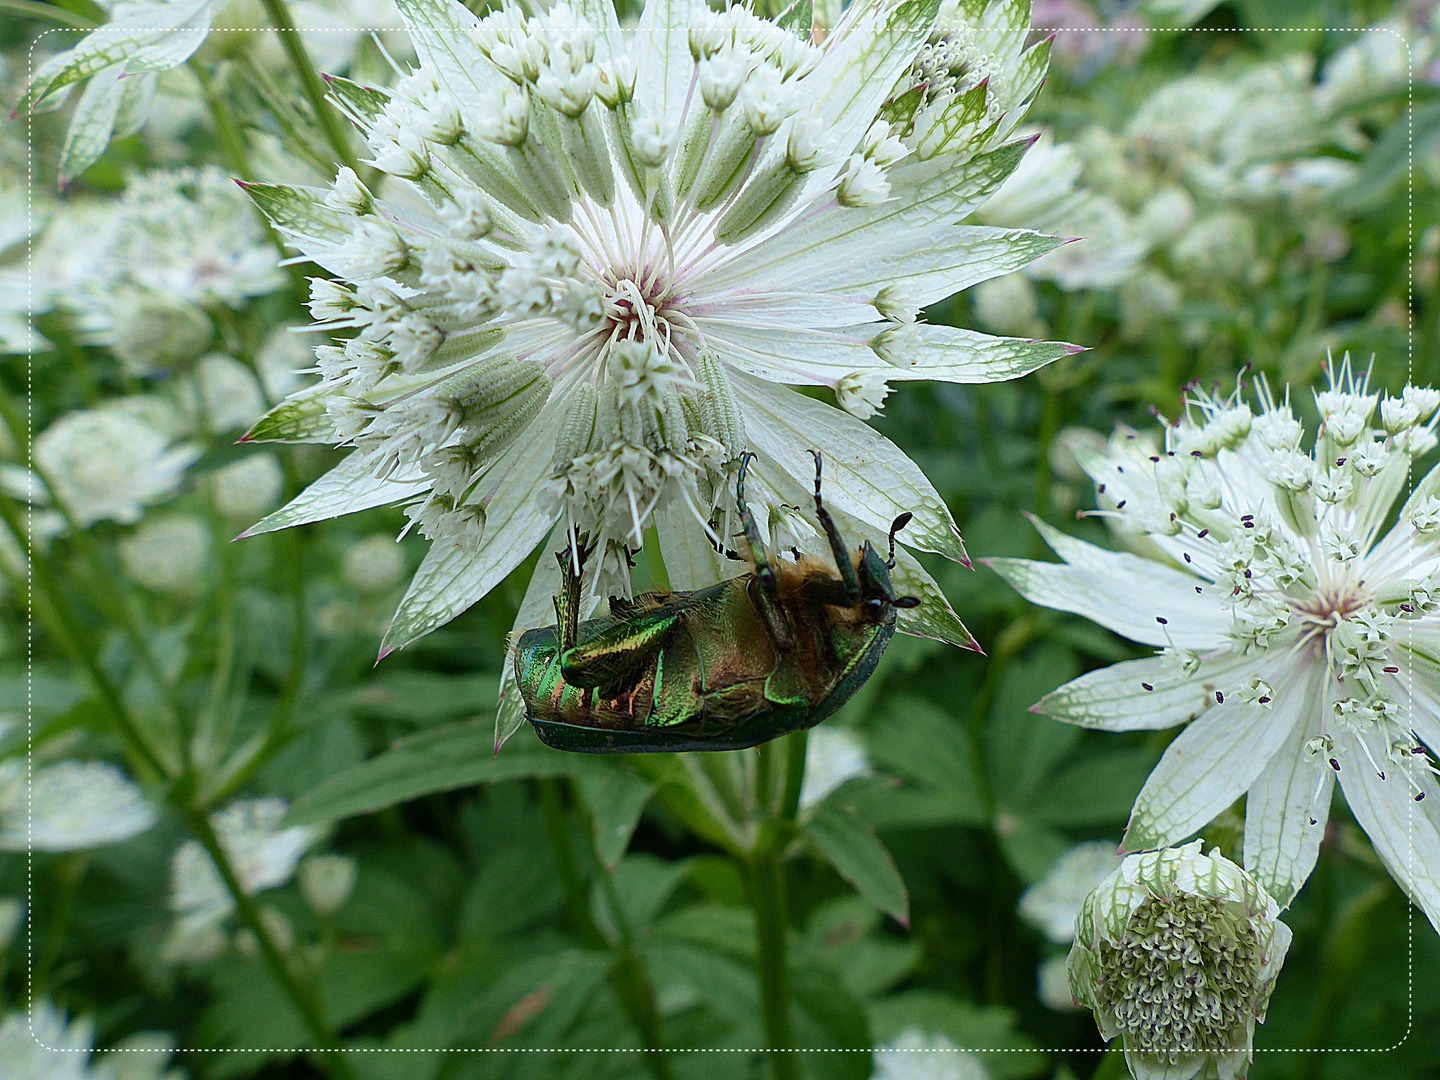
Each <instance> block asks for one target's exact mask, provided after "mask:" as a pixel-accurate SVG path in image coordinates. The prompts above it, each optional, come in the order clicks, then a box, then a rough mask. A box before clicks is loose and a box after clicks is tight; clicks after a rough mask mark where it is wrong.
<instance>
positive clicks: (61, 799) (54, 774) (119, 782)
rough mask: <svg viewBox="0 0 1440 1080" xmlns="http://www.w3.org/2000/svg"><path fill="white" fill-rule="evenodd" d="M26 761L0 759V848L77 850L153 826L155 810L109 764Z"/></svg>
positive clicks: (128, 835)
mask: <svg viewBox="0 0 1440 1080" xmlns="http://www.w3.org/2000/svg"><path fill="white" fill-rule="evenodd" d="M27 764H28V763H27V762H25V761H23V760H20V759H17V758H11V759H8V760H6V761H3V762H0V848H3V849H5V850H8V851H28V850H32V849H33V850H35V851H81V850H84V849H85V848H92V847H100V846H101V845H103V844H118V843H119V842H120V841H122V840H129V839H130V838H131V837H132V836H138V835H139V834H140V833H142V832H144V831H145V830H146V829H148V828H150V827H151V826H152V825H154V824H155V808H154V807H153V806H151V805H150V803H149V802H148V801H147V800H146V798H145V796H144V794H142V793H141V791H140V789H139V788H138V787H136V786H135V785H134V784H133V783H132V782H131V781H130V779H129V777H127V776H126V775H125V774H124V772H122V771H121V770H120V769H119V768H118V767H117V766H115V765H111V764H109V763H108V762H104V761H56V762H54V763H52V764H48V765H37V766H35V767H34V770H33V771H29V770H28V769H27ZM27 772H29V775H28V777H27Z"/></svg>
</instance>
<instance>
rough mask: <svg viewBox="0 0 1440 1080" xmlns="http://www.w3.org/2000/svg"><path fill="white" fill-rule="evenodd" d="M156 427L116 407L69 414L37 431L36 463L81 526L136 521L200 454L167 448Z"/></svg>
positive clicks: (164, 495) (170, 490)
mask: <svg viewBox="0 0 1440 1080" xmlns="http://www.w3.org/2000/svg"><path fill="white" fill-rule="evenodd" d="M168 442H169V440H168V439H166V438H165V436H164V435H161V434H160V433H159V432H158V431H156V430H155V429H154V428H152V427H150V426H149V425H147V424H144V423H142V422H141V421H139V420H136V419H133V418H131V417H129V416H126V415H124V414H123V413H122V412H119V411H117V410H114V409H91V410H87V411H83V412H73V413H67V414H66V415H65V416H62V417H61V418H60V419H59V420H57V421H55V423H53V424H51V425H50V426H49V427H48V428H46V429H45V430H44V431H42V432H41V433H40V435H39V436H38V437H37V438H36V440H35V443H34V446H33V453H34V456H35V464H36V465H37V466H38V468H39V469H40V471H41V472H42V473H43V474H44V475H45V477H46V478H47V479H48V480H49V482H50V484H51V485H52V487H53V489H54V492H55V496H56V498H57V499H58V500H59V501H60V502H61V503H63V504H64V505H65V506H66V507H68V508H69V511H70V513H71V514H72V515H73V516H74V517H75V520H76V523H77V524H78V525H80V526H82V527H83V526H86V525H91V524H93V523H94V522H97V521H103V520H106V519H109V520H111V521H118V522H120V523H121V524H122V525H130V524H133V523H135V522H136V521H139V520H140V515H141V513H142V511H143V509H144V507H146V506H148V505H150V504H152V503H157V502H160V501H162V500H164V499H166V498H168V497H169V496H170V495H172V494H173V493H174V491H175V489H176V488H177V487H178V486H179V484H180V478H181V477H182V476H183V475H184V473H185V469H186V468H187V467H188V466H189V465H190V463H191V462H193V461H194V460H195V459H196V458H198V457H199V456H200V450H199V448H198V447H194V446H188V445H187V446H180V447H175V448H168V447H167V444H168Z"/></svg>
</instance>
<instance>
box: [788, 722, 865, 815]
mask: <svg viewBox="0 0 1440 1080" xmlns="http://www.w3.org/2000/svg"><path fill="white" fill-rule="evenodd" d="M869 775H870V755H869V754H867V753H866V752H865V740H864V739H862V738H861V737H860V735H859V734H858V733H857V732H855V731H852V730H850V729H849V728H843V727H836V726H834V725H831V724H826V725H823V726H821V727H818V728H815V729H813V730H812V731H811V732H810V736H809V738H808V739H807V740H806V743H805V778H804V780H803V781H802V782H801V784H800V805H801V807H802V808H809V807H812V806H815V805H817V804H818V803H820V802H821V801H822V800H823V799H824V798H825V796H827V795H829V794H830V793H831V792H832V791H834V790H835V789H836V788H838V787H839V786H840V785H841V784H843V783H845V781H846V780H850V779H853V778H854V777H857V776H869Z"/></svg>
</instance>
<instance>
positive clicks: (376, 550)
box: [343, 533, 405, 593]
mask: <svg viewBox="0 0 1440 1080" xmlns="http://www.w3.org/2000/svg"><path fill="white" fill-rule="evenodd" d="M343 571H344V574H345V583H346V584H347V585H349V586H350V587H351V588H352V589H355V590H356V591H357V592H362V593H379V592H384V591H385V590H386V589H389V588H391V587H393V586H394V585H395V584H396V583H397V582H398V581H399V580H400V578H401V577H402V576H403V575H404V573H405V552H404V549H403V548H401V547H400V545H399V544H397V543H396V542H395V538H394V537H393V536H388V535H384V534H381V533H376V534H374V535H373V536H367V537H365V539H363V540H361V541H359V542H358V543H355V544H353V545H351V547H350V548H348V549H347V550H346V552H345V563H344V566H343Z"/></svg>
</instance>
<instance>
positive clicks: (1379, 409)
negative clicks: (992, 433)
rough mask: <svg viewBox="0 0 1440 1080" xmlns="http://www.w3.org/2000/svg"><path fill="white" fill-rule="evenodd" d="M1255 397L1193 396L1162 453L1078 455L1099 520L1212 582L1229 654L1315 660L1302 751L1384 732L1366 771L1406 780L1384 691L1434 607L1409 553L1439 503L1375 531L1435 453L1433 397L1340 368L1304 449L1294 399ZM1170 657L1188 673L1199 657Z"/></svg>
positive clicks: (1129, 437)
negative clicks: (1382, 755)
mask: <svg viewBox="0 0 1440 1080" xmlns="http://www.w3.org/2000/svg"><path fill="white" fill-rule="evenodd" d="M1258 398H1259V404H1260V406H1261V407H1260V409H1259V411H1258V412H1252V410H1251V408H1250V406H1249V405H1248V404H1247V403H1246V402H1245V401H1244V400H1242V399H1241V396H1240V391H1239V390H1238V389H1237V391H1236V392H1235V393H1234V394H1232V395H1231V396H1229V397H1226V398H1220V397H1217V396H1215V395H1212V394H1207V393H1204V392H1201V391H1192V395H1191V397H1190V399H1189V404H1188V407H1187V410H1186V413H1185V415H1184V416H1183V417H1181V418H1180V419H1178V420H1177V421H1175V422H1173V423H1171V424H1168V425H1167V427H1166V431H1165V442H1164V447H1163V448H1160V447H1156V446H1155V445H1154V444H1153V443H1150V442H1149V441H1148V440H1146V439H1144V438H1142V437H1140V436H1138V435H1136V434H1135V433H1134V432H1129V431H1122V432H1120V433H1118V434H1117V435H1116V436H1115V437H1114V438H1113V439H1112V440H1111V442H1110V446H1109V449H1108V452H1107V453H1105V454H1091V453H1090V452H1088V451H1082V452H1081V458H1082V463H1083V465H1084V467H1085V469H1086V471H1087V472H1089V473H1090V475H1091V476H1092V477H1093V478H1094V479H1095V480H1096V482H1097V491H1098V493H1099V500H1100V503H1101V506H1102V509H1101V510H1100V511H1099V513H1101V514H1104V515H1107V516H1109V517H1111V518H1112V520H1113V522H1114V524H1115V526H1116V528H1117V530H1118V531H1119V532H1120V533H1121V534H1122V535H1128V536H1131V537H1135V538H1142V537H1143V538H1144V539H1145V542H1146V543H1148V544H1150V545H1152V546H1158V547H1159V548H1160V550H1161V551H1162V552H1163V553H1164V555H1165V557H1168V558H1172V559H1176V560H1177V561H1183V563H1184V564H1185V565H1186V566H1187V568H1190V569H1193V570H1194V571H1196V572H1197V573H1198V574H1199V575H1200V576H1201V578H1205V579H1209V584H1201V583H1199V582H1198V581H1197V584H1196V585H1195V590H1196V592H1197V593H1208V594H1211V595H1215V596H1217V597H1218V598H1219V599H1220V600H1221V601H1222V602H1223V603H1224V604H1225V605H1226V606H1228V608H1229V610H1230V613H1231V618H1232V623H1231V628H1230V633H1229V638H1230V642H1231V646H1232V649H1233V650H1234V651H1235V652H1236V653H1238V654H1242V655H1245V654H1260V653H1265V652H1267V651H1270V650H1301V651H1309V652H1313V653H1314V654H1315V655H1317V656H1318V657H1320V659H1321V662H1323V663H1324V664H1325V665H1326V666H1327V667H1328V668H1329V672H1330V676H1331V678H1332V679H1333V680H1334V690H1333V691H1332V692H1331V695H1330V702H1329V705H1328V708H1327V715H1326V717H1325V718H1324V722H1323V723H1322V733H1321V734H1320V735H1318V736H1316V737H1315V738H1313V739H1311V740H1310V742H1309V744H1308V749H1309V752H1310V753H1312V754H1318V755H1323V757H1324V758H1325V759H1327V760H1330V761H1332V762H1333V761H1334V760H1335V759H1334V758H1333V756H1332V754H1331V739H1330V734H1331V733H1332V732H1333V730H1334V728H1335V727H1337V726H1338V727H1340V728H1343V729H1347V730H1351V731H1355V732H1357V733H1365V732H1370V731H1379V732H1380V733H1381V734H1382V735H1383V736H1384V739H1385V743H1384V745H1386V746H1388V747H1389V748H1390V749H1389V751H1388V752H1387V753H1388V757H1389V759H1390V763H1391V764H1387V762H1385V761H1379V760H1376V761H1372V765H1373V766H1374V767H1375V770H1376V772H1377V773H1378V774H1380V775H1381V776H1382V777H1383V776H1384V774H1385V772H1386V769H1387V768H1389V767H1397V768H1399V769H1400V770H1401V771H1402V772H1405V774H1406V775H1407V776H1408V775H1409V774H1410V771H1411V770H1414V769H1419V768H1424V767H1426V763H1425V758H1424V756H1423V754H1422V753H1421V752H1420V750H1419V748H1418V746H1417V744H1416V741H1415V739H1414V736H1413V735H1412V734H1411V732H1410V725H1409V723H1408V718H1407V717H1406V716H1405V710H1404V708H1403V707H1402V705H1401V704H1400V702H1399V700H1398V699H1397V695H1396V693H1395V692H1394V686H1393V685H1392V684H1393V679H1392V676H1393V675H1395V674H1396V673H1397V672H1398V671H1399V670H1400V669H1399V667H1398V666H1397V663H1398V662H1397V660H1396V658H1395V652H1394V642H1395V640H1396V637H1397V633H1398V632H1399V631H1400V628H1401V627H1402V625H1403V623H1404V622H1405V621H1406V620H1410V619H1414V618H1416V617H1418V616H1421V615H1424V614H1427V613H1429V612H1430V611H1433V610H1434V609H1435V597H1436V596H1437V593H1440V574H1436V573H1431V574H1430V575H1429V577H1427V578H1425V579H1424V580H1413V581H1412V580H1410V579H1409V578H1408V577H1407V576H1406V575H1407V574H1408V573H1409V572H1410V570H1409V565H1407V564H1413V563H1414V562H1415V560H1414V559H1413V558H1407V552H1409V553H1411V554H1413V553H1415V552H1416V551H1418V550H1419V548H1417V547H1415V545H1420V546H1421V547H1424V546H1427V545H1428V547H1429V548H1430V549H1431V550H1432V551H1433V550H1434V548H1435V543H1436V539H1437V537H1440V513H1437V512H1440V499H1436V497H1435V496H1434V494H1433V493H1428V492H1419V493H1417V495H1416V497H1415V498H1413V499H1411V500H1410V502H1409V503H1407V505H1406V507H1405V509H1404V510H1403V511H1402V515H1403V519H1402V521H1401V522H1400V523H1399V524H1398V525H1397V527H1396V528H1395V529H1394V530H1393V531H1392V532H1391V533H1390V534H1389V535H1388V536H1386V537H1385V538H1383V539H1380V538H1379V529H1380V526H1381V525H1382V524H1383V523H1384V518H1385V514H1386V513H1387V512H1388V509H1389V506H1390V504H1391V502H1392V501H1393V500H1394V498H1395V496H1396V495H1397V494H1398V492H1399V491H1400V488H1401V486H1402V485H1403V484H1404V481H1405V477H1406V475H1407V474H1408V471H1409V468H1410V464H1411V462H1412V461H1413V460H1414V459H1415V458H1417V457H1419V456H1420V455H1422V454H1424V453H1426V452H1428V451H1429V450H1430V449H1432V448H1433V447H1434V446H1435V444H1436V435H1435V427H1436V423H1437V419H1440V391H1435V390H1432V389H1429V388H1422V387H1415V386H1407V387H1405V388H1404V389H1403V390H1402V391H1401V392H1400V393H1399V394H1396V395H1388V394H1376V393H1371V392H1369V390H1368V387H1367V380H1366V379H1365V378H1355V377H1353V376H1352V374H1351V372H1350V367H1349V362H1348V359H1347V360H1346V361H1345V363H1344V364H1342V365H1341V367H1340V370H1339V371H1338V372H1335V373H1333V375H1332V379H1331V388H1330V389H1329V390H1326V391H1323V392H1320V393H1317V394H1316V395H1315V404H1316V409H1317V411H1318V413H1319V416H1320V428H1319V431H1318V433H1317V435H1316V437H1315V439H1314V441H1313V446H1312V447H1311V449H1310V450H1309V451H1308V452H1307V451H1305V450H1304V449H1303V448H1302V443H1303V441H1304V439H1305V430H1304V427H1303V425H1302V424H1301V423H1300V421H1299V420H1298V419H1297V418H1296V417H1295V415H1294V413H1293V411H1292V409H1291V407H1290V403H1289V401H1288V399H1287V400H1283V401H1276V400H1274V398H1273V396H1272V395H1271V394H1270V392H1269V389H1268V387H1267V386H1266V385H1265V383H1264V382H1263V380H1262V381H1261V383H1260V385H1259V388H1258ZM1170 654H1171V655H1172V656H1173V657H1174V658H1175V660H1176V662H1177V663H1179V664H1180V665H1182V667H1183V666H1184V665H1186V664H1187V663H1188V664H1190V665H1192V666H1194V665H1195V664H1197V662H1198V661H1197V658H1196V657H1195V656H1194V654H1193V653H1189V652H1187V651H1184V650H1174V649H1172V650H1170ZM1240 693H1241V694H1242V696H1244V697H1247V698H1248V699H1249V700H1251V701H1253V702H1254V703H1255V704H1257V705H1259V706H1261V707H1263V708H1270V707H1271V706H1272V704H1273V702H1274V699H1275V697H1276V694H1275V691H1274V690H1273V688H1272V687H1271V685H1270V684H1268V683H1267V682H1265V681H1264V680H1263V679H1259V678H1256V679H1253V680H1252V681H1251V683H1250V684H1249V685H1247V686H1246V687H1245V688H1242V689H1241V691H1240ZM1360 745H1361V746H1365V745H1366V743H1365V741H1364V740H1361V742H1360ZM1412 787H1413V788H1414V790H1415V791H1416V793H1417V794H1418V793H1419V787H1418V785H1415V784H1412Z"/></svg>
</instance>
